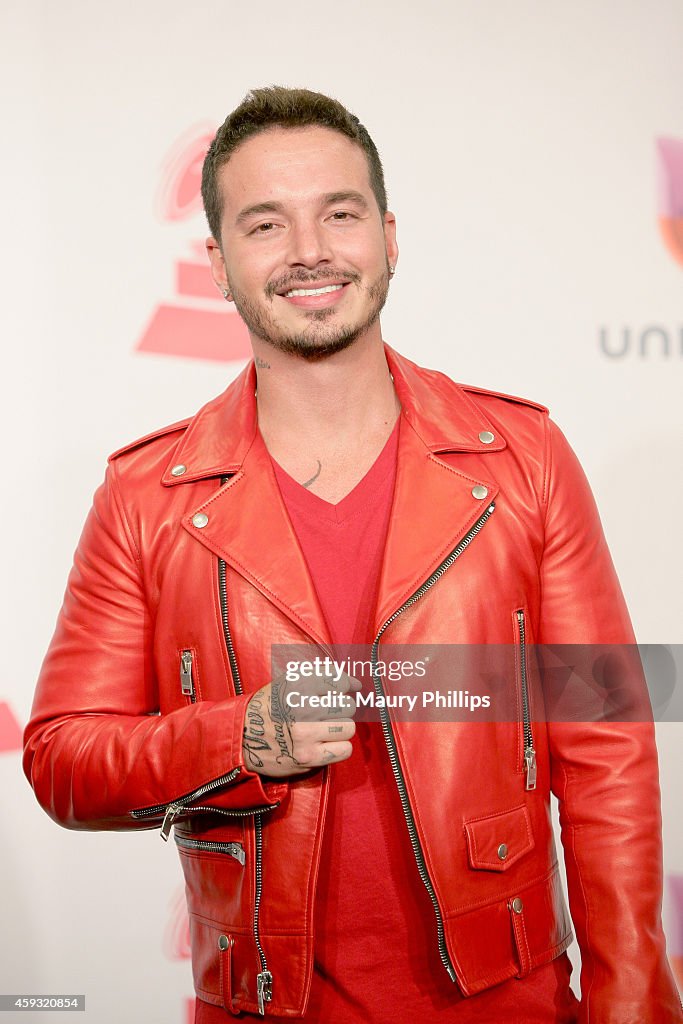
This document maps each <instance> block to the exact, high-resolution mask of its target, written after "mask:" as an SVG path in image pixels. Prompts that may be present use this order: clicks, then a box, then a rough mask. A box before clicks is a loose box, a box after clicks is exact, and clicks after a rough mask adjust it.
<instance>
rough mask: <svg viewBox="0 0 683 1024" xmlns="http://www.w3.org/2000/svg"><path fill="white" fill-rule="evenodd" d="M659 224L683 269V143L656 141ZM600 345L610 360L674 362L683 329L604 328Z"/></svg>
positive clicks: (682, 352) (682, 340) (681, 352)
mask: <svg viewBox="0 0 683 1024" xmlns="http://www.w3.org/2000/svg"><path fill="white" fill-rule="evenodd" d="M655 146H656V151H657V220H658V224H659V231H660V234H661V236H662V240H663V241H664V245H665V246H666V248H667V250H668V252H669V254H670V255H671V256H672V257H673V258H674V260H675V261H676V262H677V263H680V264H681V265H683V139H664V138H661V139H656V140H655ZM598 345H599V347H600V351H601V352H602V353H603V355H606V356H607V357H608V358H609V359H625V358H626V357H629V356H630V357H635V358H636V359H653V360H659V359H671V358H676V357H679V358H680V357H681V356H683V326H677V327H674V326H666V325H664V324H645V325H643V326H642V327H629V326H624V327H622V328H621V329H618V330H612V329H611V328H609V327H605V326H603V327H601V328H600V330H599V334H598Z"/></svg>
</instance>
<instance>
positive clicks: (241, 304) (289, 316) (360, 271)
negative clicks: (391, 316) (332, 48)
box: [207, 127, 398, 360]
mask: <svg viewBox="0 0 683 1024" xmlns="http://www.w3.org/2000/svg"><path fill="white" fill-rule="evenodd" d="M219 185H220V188H221V191H222V194H223V199H224V206H223V221H222V232H221V235H222V237H221V240H220V241H221V246H220V247H219V246H218V244H217V241H218V240H214V239H209V240H208V241H207V249H208V252H209V257H210V259H211V265H212V272H213V276H214V280H215V281H216V283H217V284H218V285H219V287H221V288H227V289H228V291H229V292H230V293H231V294H232V297H233V299H234V302H235V306H236V307H237V311H238V312H239V314H240V316H241V317H242V319H243V320H244V322H245V323H246V325H247V327H248V329H249V331H250V333H251V334H252V336H255V337H257V338H260V339H262V340H263V341H265V342H267V343H268V344H269V345H272V346H273V347H274V348H277V349H280V350H281V351H283V352H289V353H294V354H297V355H299V356H301V357H303V358H305V359H309V360H315V359H321V358H324V357H325V356H326V355H330V354H331V353H333V352H338V351H340V350H341V349H344V348H346V347H347V346H349V345H351V344H352V343H353V342H354V341H355V340H356V339H357V338H359V337H361V336H366V335H368V334H372V333H374V332H376V333H377V336H378V337H380V336H381V335H380V334H379V314H380V311H381V309H382V307H383V306H384V303H385V301H386V297H387V292H388V288H389V263H391V264H392V265H393V264H395V263H396V259H397V257H398V249H397V247H396V233H395V221H394V217H393V215H392V214H390V213H387V214H386V215H385V218H384V222H382V217H381V214H380V212H379V208H378V206H377V201H376V199H375V196H374V193H373V191H372V188H371V187H370V180H369V170H368V164H367V160H366V157H365V153H364V152H363V150H362V149H361V148H360V147H359V146H358V145H356V144H355V143H354V142H352V141H351V140H350V139H348V138H346V136H344V135H340V134H339V133H338V132H335V131H331V130H330V129H327V128H318V127H311V128H297V129H286V128H273V129H269V130H268V131H265V132H263V133H261V134H259V135H256V136H254V137H252V138H250V139H248V140H247V141H246V142H245V143H243V144H242V145H241V146H240V147H239V148H238V149H237V150H236V151H235V152H234V153H233V155H232V156H231V157H230V160H229V161H228V163H227V164H225V166H224V167H222V168H221V171H220V174H219ZM320 289H326V290H325V291H322V292H319V290H320ZM311 290H314V291H318V292H319V293H318V294H311ZM293 291H295V292H298V293H299V294H292V292H293ZM301 292H305V293H306V294H300V293H301Z"/></svg>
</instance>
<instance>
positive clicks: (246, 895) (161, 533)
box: [24, 346, 681, 1024]
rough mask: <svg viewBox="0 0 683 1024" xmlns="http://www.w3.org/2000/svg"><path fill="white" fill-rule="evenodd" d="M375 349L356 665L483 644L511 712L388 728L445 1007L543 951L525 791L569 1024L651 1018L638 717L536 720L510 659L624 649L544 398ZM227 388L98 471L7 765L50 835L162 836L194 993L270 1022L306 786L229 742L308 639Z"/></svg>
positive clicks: (293, 955)
mask: <svg viewBox="0 0 683 1024" xmlns="http://www.w3.org/2000/svg"><path fill="white" fill-rule="evenodd" d="M385 353H386V358H387V362H388V365H389V368H390V370H391V372H392V373H393V376H394V385H395V388H396V391H397V394H398V397H399V399H400V401H401V404H402V413H401V415H402V416H403V421H402V424H401V433H400V442H399V456H398V470H397V478H396V488H395V496H394V504H393V509H392V518H391V525H390V527H389V533H388V537H387V542H386V549H385V556H384V565H383V570H382V577H381V581H380V591H379V598H378V605H377V610H376V641H375V645H374V650H375V653H377V651H380V652H381V649H382V646H383V645H384V644H388V643H389V644H405V643H411V644H412V643H414V644H424V643H429V644H459V645H462V644H471V645H504V647H502V648H500V649H502V650H505V651H507V652H509V660H508V668H509V672H508V674H507V677H506V678H505V679H503V680H502V681H500V680H499V682H498V685H502V686H504V687H507V688H511V689H512V690H513V692H514V693H515V700H516V701H517V702H518V704H519V709H520V710H519V721H510V720H508V721H495V722H494V721H492V722H486V723H481V722H478V723H469V722H468V723H463V722H457V721H454V722H443V721H442V722H437V723H430V724H426V723H424V722H417V721H394V722H393V723H392V722H391V720H389V721H388V722H387V723H386V738H387V745H388V748H389V749H388V757H387V778H388V784H391V785H394V784H397V785H398V786H399V788H400V790H401V795H402V798H403V801H404V808H405V817H406V822H405V824H406V825H407V826H408V835H409V838H410V841H411V842H412V844H413V847H414V850H415V855H416V858H417V861H418V864H419V866H420V870H421V872H422V873H423V878H424V880H425V884H426V885H427V887H428V890H429V892H430V895H431V896H432V900H433V903H434V908H435V915H436V923H437V928H436V929H435V944H434V961H435V965H436V966H435V969H437V970H440V969H442V968H441V964H443V967H444V968H445V969H446V970H447V971H448V973H449V975H450V977H451V978H452V980H453V981H454V983H455V984H458V985H459V986H460V988H461V990H462V992H463V993H464V994H466V995H471V994H473V993H476V992H479V991H481V990H482V989H485V988H488V987H490V986H492V985H495V984H497V983H498V982H501V981H503V980H504V979H507V978H510V977H513V976H517V977H523V976H524V975H526V974H527V973H528V972H529V971H530V970H532V969H533V968H534V967H536V966H538V965H540V964H543V963H546V962H548V961H550V960H552V959H553V958H554V957H557V956H559V955H560V953H561V952H562V951H563V950H564V949H565V948H566V947H567V945H568V944H569V942H570V941H571V938H572V933H571V928H570V921H569V918H568V915H567V912H566V909H565V906H564V901H563V897H562V893H561V888H560V882H559V876H558V866H557V856H556V852H555V847H554V842H553V836H552V831H551V826H550V818H549V811H548V807H549V792H550V790H552V791H553V792H554V793H555V794H556V795H557V797H558V798H559V802H560V817H561V827H562V844H563V847H564V858H565V863H566V868H567V877H568V886H569V897H570V906H571V913H572V918H573V922H574V926H575V928H576V933H577V937H578V940H579V944H580V948H581V956H582V974H581V987H582V993H583V997H582V1004H581V1017H580V1019H581V1021H582V1022H583V1024H587V1022H588V1021H591V1022H599V1024H627V1022H628V1024H634V1022H636V1021H637V1022H638V1024H646V1022H652V1024H655V1022H656V1024H663V1022H669V1021H674V1020H676V1021H678V1020H680V1019H681V1016H680V1003H679V1000H678V997H677V993H676V988H675V984H674V981H673V978H672V975H671V972H670V970H669V967H668V964H667V961H666V956H665V950H664V937H663V933H662V929H661V924H660V916H659V915H660V899H661V885H662V877H661V849H660V810H659V788H658V769H657V756H656V749H655V742H654V737H653V726H652V723H651V722H647V721H645V722H643V721H640V722H609V723H605V722H601V723H597V724H590V723H582V722H557V721H556V722H549V723H548V724H546V723H545V722H543V720H542V717H543V716H536V709H537V708H538V706H540V702H541V701H542V694H541V693H540V692H538V685H539V684H538V676H537V675H536V674H535V673H534V672H533V671H532V670H531V668H530V667H529V666H527V664H526V653H525V643H526V644H528V643H530V642H533V643H539V644H540V643H542V644H573V643H576V644H593V643H600V644H629V643H632V642H633V637H632V633H631V626H630V623H629V618H628V614H627V611H626V608H625V606H624V602H623V598H622V596H621V592H620V590H619V585H618V582H617V579H616V577H615V574H614V569H613V566H612V563H611V560H610V556H609V553H608V550H607V547H606V545H605V541H604V538H603V534H602V530H601V527H600V522H599V519H598V514H597V511H596V509H595V505H594V502H593V499H592V496H591V493H590V490H589V488H588V485H587V483H586V481H585V478H584V475H583V473H582V470H581V469H580V467H579V465H578V463H577V460H576V458H575V456H574V455H573V453H572V451H571V449H570V448H569V447H568V445H567V443H566V441H565V440H564V438H563V437H562V435H561V433H560V432H559V430H558V429H557V428H556V427H555V426H554V425H553V423H552V422H551V421H550V420H549V419H548V416H547V410H546V409H545V408H544V407H543V406H539V405H535V404H533V403H530V402H525V401H521V400H519V399H513V398H510V397H508V396H504V395H497V394H494V393H492V392H489V391H483V390H479V389H476V388H464V387H461V386H459V385H457V384H455V383H454V382H453V381H451V380H449V379H448V378H447V377H445V376H444V375H443V374H440V373H437V372H434V371H431V370H425V369H422V368H420V367H418V366H416V365H415V364H414V363H412V362H410V361H409V360H408V359H406V358H404V357H402V356H400V355H398V354H397V353H396V352H395V351H393V350H392V349H391V348H390V347H389V346H385ZM255 379H256V378H255V370H254V365H253V363H250V364H249V365H248V366H247V367H246V369H245V370H244V371H243V372H242V373H241V374H240V376H239V377H238V378H237V379H236V380H235V381H234V382H233V383H232V384H231V385H230V387H228V389H227V390H226V391H225V393H224V394H222V395H221V396H220V397H218V398H217V399H215V400H214V401H212V402H210V403H209V404H208V405H206V406H204V408H203V409H201V410H200V412H199V413H198V414H197V415H196V416H195V417H193V418H192V419H190V420H184V421H182V422H180V423H176V424H174V425H173V426H170V427H167V428H166V429H164V430H160V431H158V432H157V433H155V434H152V435H150V436H148V437H146V438H142V439H141V440H139V441H136V442H135V443H133V444H132V445H129V446H127V447H126V448H123V449H121V450H120V451H118V452H116V453H115V454H114V455H112V456H111V457H110V459H109V465H108V469H107V474H106V478H105V481H104V483H103V484H102V486H101V487H100V488H99V489H98V491H97V493H96V495H95V498H94V506H93V509H92V510H91V512H90V515H89V517H88V520H87V522H86V525H85V527H84V531H83V535H82V537H81V540H80V543H79V546H78V550H77V552H76V555H75V562H74V567H73V570H72V572H71V575H70V577H69V582H68V586H67V591H66V595H65V600H64V605H63V608H62V611H61V613H60V616H59V620H58V623H57V628H56V632H55V635H54V638H53V640H52V644H51V646H50V649H49V651H48V654H47V656H46V659H45V662H44V665H43V669H42V672H41V676H40V680H39V683H38V688H37V692H36V696H35V702H34V706H33V710H32V716H31V720H30V722H29V724H28V726H27V729H26V734H25V755H24V768H25V771H26V774H27V776H28V778H29V780H30V782H31V785H32V786H33V788H34V790H35V793H36V796H37V798H38V800H39V801H40V803H41V805H42V806H43V807H44V808H45V810H46V811H47V812H48V813H49V814H50V815H51V816H52V817H53V818H54V819H55V820H56V821H57V822H59V823H60V824H61V825H64V826H66V827H67V828H75V829H139V828H159V827H161V826H163V834H164V835H168V833H169V832H170V828H171V824H172V823H175V829H174V837H175V841H176V844H177V848H178V850H179V854H180V859H181V862H182V866H183V869H184V873H185V879H186V886H187V899H188V908H189V914H190V927H191V940H192V962H193V973H194V980H195V985H196V990H197V993H198V995H199V996H200V997H201V998H202V999H205V1000H207V1001H209V1002H212V1003H215V1004H218V1005H224V1006H225V1007H226V1009H228V1010H230V1011H232V1012H238V1011H239V1010H247V1011H251V1012H257V1011H259V1010H260V1011H261V1012H264V1011H265V1013H266V1014H268V1015H274V1016H290V1017H291V1016H294V1017H296V1016H298V1015H301V1014H302V1013H303V1012H304V1011H305V1008H306V1004H307V998H308V993H309V989H310V984H311V975H312V961H313V941H314V936H313V930H312V922H313V903H314V899H315V891H316V877H317V872H318V859H319V853H320V846H321V838H322V831H323V827H324V822H325V807H326V797H327V790H328V785H329V772H330V771H331V770H332V771H333V770H334V769H329V768H328V769H324V770H317V771H313V772H311V773H310V774H309V775H306V776H301V777H297V778H296V779H295V780H293V781H291V782H290V781H281V780H280V781H268V780H264V779H262V778H261V777H259V776H258V775H257V774H254V773H252V772H250V771H248V770H247V768H246V767H245V765H244V760H243V754H242V730H243V722H244V713H245V708H246V704H247V703H248V701H249V697H250V694H251V693H252V692H253V691H254V690H256V689H258V688H259V687H261V686H262V685H263V684H264V682H267V681H268V680H269V679H270V678H271V660H270V650H271V648H270V645H271V644H278V643H283V644H284V643H297V644H311V643H315V644H319V645H321V646H322V647H326V646H327V645H329V644H330V637H329V635H328V633H327V630H326V626H325V622H324V618H323V615H322V612H321V609H320V607H319V604H318V601H317V598H316V593H315V590H314V587H313V584H312V582H311V579H310V576H309V574H308V571H307V568H306V564H305V561H304V558H303V556H302V554H301V551H300V549H299V547H298V544H297V542H296V538H295V535H294V532H293V530H292V527H291V525H290V523H289V520H288V518H287V515H286V512H285V510H284V506H283V503H282V500H281V498H280V495H279V491H278V487H277V484H276V481H275V477H274V474H273V472H272V468H271V464H270V460H269V456H268V453H267V451H266V449H265V447H264V444H263V441H262V438H261V435H260V433H259V432H258V430H257V420H256V408H255V400H254V389H255ZM224 478H227V479H224ZM222 481H223V482H222ZM452 553H454V554H453V555H452ZM449 556H450V557H449ZM389 685H390V684H388V683H385V686H389ZM537 717H538V720H537ZM389 755H390V756H389ZM392 761H393V764H394V771H393V772H392V771H391V762H392ZM534 775H535V782H536V785H535V788H533V783H534ZM397 827H400V828H402V827H404V824H403V823H401V822H399V823H397Z"/></svg>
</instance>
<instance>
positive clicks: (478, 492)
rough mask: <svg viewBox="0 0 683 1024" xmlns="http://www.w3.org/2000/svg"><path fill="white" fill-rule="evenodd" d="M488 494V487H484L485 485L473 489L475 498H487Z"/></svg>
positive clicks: (478, 485)
mask: <svg viewBox="0 0 683 1024" xmlns="http://www.w3.org/2000/svg"><path fill="white" fill-rule="evenodd" d="M488 493H489V489H488V487H484V485H483V484H475V485H474V487H473V488H472V497H473V498H485V497H486V495H487V494H488Z"/></svg>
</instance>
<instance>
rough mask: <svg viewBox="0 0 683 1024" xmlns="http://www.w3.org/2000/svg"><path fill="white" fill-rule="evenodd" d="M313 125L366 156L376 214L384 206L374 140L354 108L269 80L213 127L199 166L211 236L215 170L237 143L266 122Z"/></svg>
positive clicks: (217, 204)
mask: <svg viewBox="0 0 683 1024" xmlns="http://www.w3.org/2000/svg"><path fill="white" fill-rule="evenodd" d="M309 126H319V127H322V128H331V129H332V131H335V132H340V133H341V134H342V135H345V136H346V137H347V138H349V139H351V140H352V141H353V142H355V143H356V144H357V145H358V146H360V147H361V149H362V150H363V152H364V153H365V156H366V158H367V161H368V170H369V172H370V186H371V188H372V191H373V193H374V195H375V199H376V200H377V205H378V207H379V211H380V214H381V215H382V219H383V218H384V214H385V213H386V212H387V194H386V189H385V185H384V171H383V169H382V162H381V160H380V158H379V153H378V152H377V147H376V146H375V143H374V142H373V141H372V139H371V138H370V135H369V134H368V131H367V129H366V128H365V127H364V126H363V125H362V124H361V123H360V121H359V120H358V118H357V117H356V116H355V114H352V113H351V112H350V111H348V110H347V109H346V107H344V106H342V104H341V103H340V102H339V100H335V99H332V98H331V97H330V96H325V95H324V94H323V93H321V92H312V91H311V90H310V89H287V88H285V87H284V86H281V85H269V86H265V87H264V88H262V89H252V90H251V91H250V92H248V93H247V95H246V96H245V97H244V99H243V100H242V102H241V103H240V105H239V106H238V107H236V108H235V109H234V110H233V111H232V113H231V114H228V116H227V117H226V119H225V121H224V122H223V124H222V125H221V127H220V128H219V129H218V131H217V132H216V135H215V137H214V139H213V142H212V143H211V145H210V146H209V150H208V152H207V154H206V158H205V160H204V166H203V168H202V200H203V202H204V212H205V213H206V219H207V221H208V222H209V230H210V232H211V234H212V236H213V237H214V238H215V239H216V241H217V242H219V243H220V237H221V236H220V230H221V218H222V215H223V200H222V196H221V193H220V189H219V187H218V172H219V170H220V169H221V167H223V165H224V164H226V163H227V162H228V160H229V159H230V157H231V155H232V154H233V153H234V152H235V150H236V149H237V148H238V146H241V144H242V143H243V142H246V140H247V139H249V138H251V137H252V136H253V135H258V134H259V133H260V132H264V131H267V130H268V129H269V128H273V127H279V128H306V127H309Z"/></svg>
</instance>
